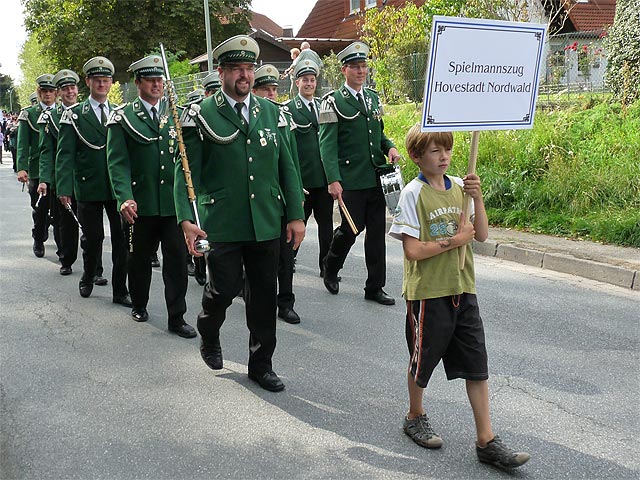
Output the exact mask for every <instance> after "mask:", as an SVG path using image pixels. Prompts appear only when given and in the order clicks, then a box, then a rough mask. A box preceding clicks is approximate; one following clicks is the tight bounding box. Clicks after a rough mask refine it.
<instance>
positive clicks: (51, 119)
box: [38, 69, 102, 275]
mask: <svg viewBox="0 0 640 480" xmlns="http://www.w3.org/2000/svg"><path fill="white" fill-rule="evenodd" d="M79 81H80V77H78V74H77V73H76V72H74V71H73V70H69V69H64V70H60V71H59V72H58V73H56V74H55V75H54V76H53V83H54V84H55V86H56V88H57V90H58V92H59V93H60V100H61V102H60V104H58V105H57V106H56V107H55V108H53V109H52V110H50V111H45V112H42V113H41V114H40V117H39V118H38V124H39V126H40V170H39V171H40V185H38V193H42V194H43V195H50V197H51V198H50V200H49V207H50V209H51V218H52V220H53V237H54V239H55V240H56V244H57V245H58V257H59V258H60V264H61V266H60V275H71V273H72V269H71V266H72V265H73V263H74V262H75V261H76V259H77V258H78V225H77V224H76V222H75V220H74V219H73V215H71V213H69V212H68V211H67V209H66V208H64V207H63V206H62V204H61V203H60V202H59V201H58V198H57V196H56V193H55V186H56V184H55V160H56V153H57V146H58V131H59V129H60V117H61V116H62V113H63V112H64V111H65V110H68V109H69V108H71V107H73V106H74V105H75V104H76V103H77V99H78V82H79ZM72 206H73V207H72V208H73V209H74V211H75V210H76V205H75V200H74V199H72ZM100 263H101V264H102V262H100Z"/></svg>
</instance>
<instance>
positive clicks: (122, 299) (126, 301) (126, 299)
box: [113, 293, 133, 307]
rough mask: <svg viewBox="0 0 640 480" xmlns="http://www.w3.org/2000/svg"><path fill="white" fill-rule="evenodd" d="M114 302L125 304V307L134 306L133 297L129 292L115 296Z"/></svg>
mask: <svg viewBox="0 0 640 480" xmlns="http://www.w3.org/2000/svg"><path fill="white" fill-rule="evenodd" d="M113 303H117V304H118V305H123V306H125V307H133V302H132V301H131V297H130V296H129V294H128V293H127V294H126V295H123V296H121V297H113Z"/></svg>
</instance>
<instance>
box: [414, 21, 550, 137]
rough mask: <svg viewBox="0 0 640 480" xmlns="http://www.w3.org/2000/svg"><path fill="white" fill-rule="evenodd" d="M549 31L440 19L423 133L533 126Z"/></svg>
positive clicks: (429, 70)
mask: <svg viewBox="0 0 640 480" xmlns="http://www.w3.org/2000/svg"><path fill="white" fill-rule="evenodd" d="M546 30H547V26H546V25H544V24H537V23H518V22H503V21H498V20H482V19H476V18H456V17H442V16H434V17H433V29H432V32H431V49H430V53H429V63H428V65H427V75H426V80H425V94H424V105H423V112H422V131H423V132H426V131H454V130H470V131H473V130H510V129H525V128H532V127H533V117H534V114H535V106H536V97H537V93H538V79H539V73H540V63H541V61H542V53H543V48H544V42H545V35H546Z"/></svg>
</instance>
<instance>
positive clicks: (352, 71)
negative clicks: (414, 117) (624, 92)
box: [319, 42, 400, 305]
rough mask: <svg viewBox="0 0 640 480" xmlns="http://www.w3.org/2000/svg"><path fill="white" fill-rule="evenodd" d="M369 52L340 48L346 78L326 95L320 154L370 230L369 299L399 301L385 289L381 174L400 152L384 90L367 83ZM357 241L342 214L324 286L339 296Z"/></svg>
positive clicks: (332, 185)
mask: <svg viewBox="0 0 640 480" xmlns="http://www.w3.org/2000/svg"><path fill="white" fill-rule="evenodd" d="M368 54H369V47H368V46H367V45H365V44H364V43H362V42H354V43H352V44H351V45H349V46H348V47H347V48H345V49H344V50H342V51H341V52H340V53H338V59H339V60H340V61H341V62H342V74H343V75H344V77H345V83H344V85H343V86H342V87H341V88H340V89H338V90H336V91H333V92H329V93H328V94H326V95H325V96H324V97H323V102H322V106H321V112H320V119H319V123H320V155H321V158H322V162H323V165H324V169H325V173H326V176H327V182H328V184H329V186H328V189H329V193H330V194H331V196H332V197H333V198H334V199H336V200H338V202H344V205H345V206H346V207H347V210H348V211H349V213H350V214H351V217H352V218H353V222H354V223H355V226H356V227H357V229H358V232H362V231H363V230H364V229H366V230H367V233H366V235H365V239H364V256H365V263H366V266H367V280H366V283H365V287H364V292H365V293H364V298H365V299H367V300H372V301H375V302H377V303H380V304H382V305H394V304H395V299H393V298H392V297H390V296H389V295H387V293H386V292H385V291H384V290H383V289H382V288H383V287H384V285H385V282H386V248H385V236H386V235H385V230H386V203H385V198H384V194H383V193H382V189H381V186H380V177H379V175H380V173H381V172H384V170H385V167H386V166H387V162H386V160H385V155H386V156H387V157H388V158H389V162H397V161H398V159H399V158H400V155H399V154H398V150H397V149H396V148H395V146H394V145H393V143H392V142H391V141H390V140H389V139H388V138H387V137H386V135H385V134H384V123H383V121H382V105H381V103H380V99H379V98H378V94H377V93H376V92H375V91H374V90H371V89H370V88H365V87H364V84H365V82H366V80H367V73H368V66H367V56H368ZM341 213H342V212H341ZM355 241H356V234H354V233H353V231H352V230H351V227H350V226H349V223H348V222H347V220H346V219H345V216H344V215H342V224H341V225H340V226H339V227H338V228H337V229H336V230H335V232H334V234H333V239H332V241H331V247H330V248H329V252H328V253H327V256H326V257H325V259H324V270H325V272H324V285H325V287H326V288H327V290H328V291H329V292H330V293H332V294H334V295H337V294H338V291H339V287H340V284H339V283H338V272H339V271H340V269H341V268H342V267H343V265H344V262H345V260H346V258H347V254H348V253H349V250H350V249H351V246H352V245H353V244H354V243H355Z"/></svg>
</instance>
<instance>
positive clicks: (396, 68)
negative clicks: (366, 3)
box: [359, 0, 465, 102]
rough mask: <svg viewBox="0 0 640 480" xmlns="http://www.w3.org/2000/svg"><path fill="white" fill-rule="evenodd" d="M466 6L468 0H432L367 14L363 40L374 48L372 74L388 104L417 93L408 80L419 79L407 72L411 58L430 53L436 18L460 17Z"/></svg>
mask: <svg viewBox="0 0 640 480" xmlns="http://www.w3.org/2000/svg"><path fill="white" fill-rule="evenodd" d="M464 3H465V1H464V0H453V1H451V0H449V1H447V0H432V1H427V2H425V3H424V5H422V7H417V6H416V5H415V4H413V3H407V4H406V5H405V6H404V7H401V8H398V7H395V6H392V5H388V6H386V7H384V8H381V9H376V8H371V9H369V10H367V11H366V13H365V14H364V16H363V17H362V19H361V21H360V24H359V28H360V38H362V40H363V41H365V42H366V43H367V44H368V45H369V46H370V47H371V56H372V58H373V60H372V61H371V66H372V70H373V72H372V75H373V78H374V80H375V83H376V88H377V89H378V91H379V92H380V94H381V95H382V97H383V99H384V100H385V101H386V102H394V101H397V100H399V99H401V100H404V98H400V97H401V95H402V94H403V92H411V91H413V90H414V89H413V88H411V86H410V85H406V82H407V78H415V77H414V76H412V75H411V73H410V72H405V69H406V65H407V64H408V62H410V60H409V59H408V56H409V55H411V54H416V53H418V54H420V53H422V54H425V53H426V51H427V46H428V35H429V34H428V32H429V30H430V29H431V20H432V17H433V15H451V16H455V15H458V14H459V13H460V9H461V8H462V6H463V5H464ZM423 73H424V72H423ZM416 95H422V92H419V93H416ZM412 99H413V100H417V98H412Z"/></svg>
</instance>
